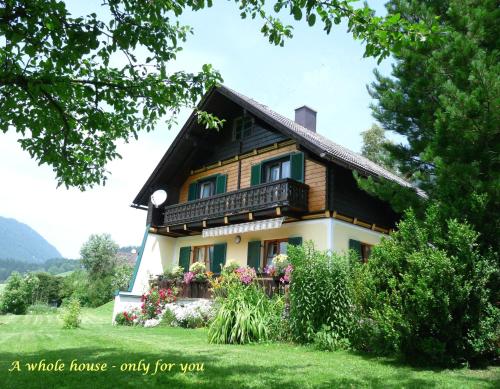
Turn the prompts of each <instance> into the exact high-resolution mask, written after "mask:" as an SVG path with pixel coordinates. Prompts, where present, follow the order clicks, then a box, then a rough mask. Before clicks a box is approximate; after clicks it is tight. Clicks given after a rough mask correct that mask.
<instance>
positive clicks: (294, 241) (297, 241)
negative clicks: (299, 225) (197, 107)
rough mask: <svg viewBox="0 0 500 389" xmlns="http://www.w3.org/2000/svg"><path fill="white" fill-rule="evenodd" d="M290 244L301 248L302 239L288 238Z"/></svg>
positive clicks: (298, 237) (297, 237)
mask: <svg viewBox="0 0 500 389" xmlns="http://www.w3.org/2000/svg"><path fill="white" fill-rule="evenodd" d="M288 244H293V245H294V246H300V245H301V244H302V237H301V236H294V237H292V238H288Z"/></svg>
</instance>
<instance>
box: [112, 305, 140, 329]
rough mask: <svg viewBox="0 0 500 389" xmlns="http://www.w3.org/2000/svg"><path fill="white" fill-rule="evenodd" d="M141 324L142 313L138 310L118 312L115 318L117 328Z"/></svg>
mask: <svg viewBox="0 0 500 389" xmlns="http://www.w3.org/2000/svg"><path fill="white" fill-rule="evenodd" d="M143 322H144V320H143V318H142V313H141V311H140V310H139V309H138V308H134V309H131V310H129V311H123V312H118V313H117V314H116V316H115V324H116V325H119V326H133V325H139V324H142V323H143Z"/></svg>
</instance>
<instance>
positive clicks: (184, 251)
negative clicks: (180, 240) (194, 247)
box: [179, 246, 191, 272]
mask: <svg viewBox="0 0 500 389" xmlns="http://www.w3.org/2000/svg"><path fill="white" fill-rule="evenodd" d="M190 259H191V247H190V246H187V247H181V249H180V251H179V266H180V267H182V268H184V271H185V272H188V271H189V261H190Z"/></svg>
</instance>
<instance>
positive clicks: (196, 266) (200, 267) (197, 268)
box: [189, 262, 207, 274]
mask: <svg viewBox="0 0 500 389" xmlns="http://www.w3.org/2000/svg"><path fill="white" fill-rule="evenodd" d="M206 269H207V267H206V266H205V264H204V263H203V262H194V263H192V264H191V266H189V271H190V272H193V273H194V274H200V273H204V272H205V271H206Z"/></svg>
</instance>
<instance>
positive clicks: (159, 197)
mask: <svg viewBox="0 0 500 389" xmlns="http://www.w3.org/2000/svg"><path fill="white" fill-rule="evenodd" d="M165 200H167V192H165V191H164V190H163V189H158V190H157V191H156V192H154V193H153V194H152V195H151V202H152V203H153V205H154V206H155V207H156V208H158V207H159V206H160V205H162V204H163V203H164V202H165Z"/></svg>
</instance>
